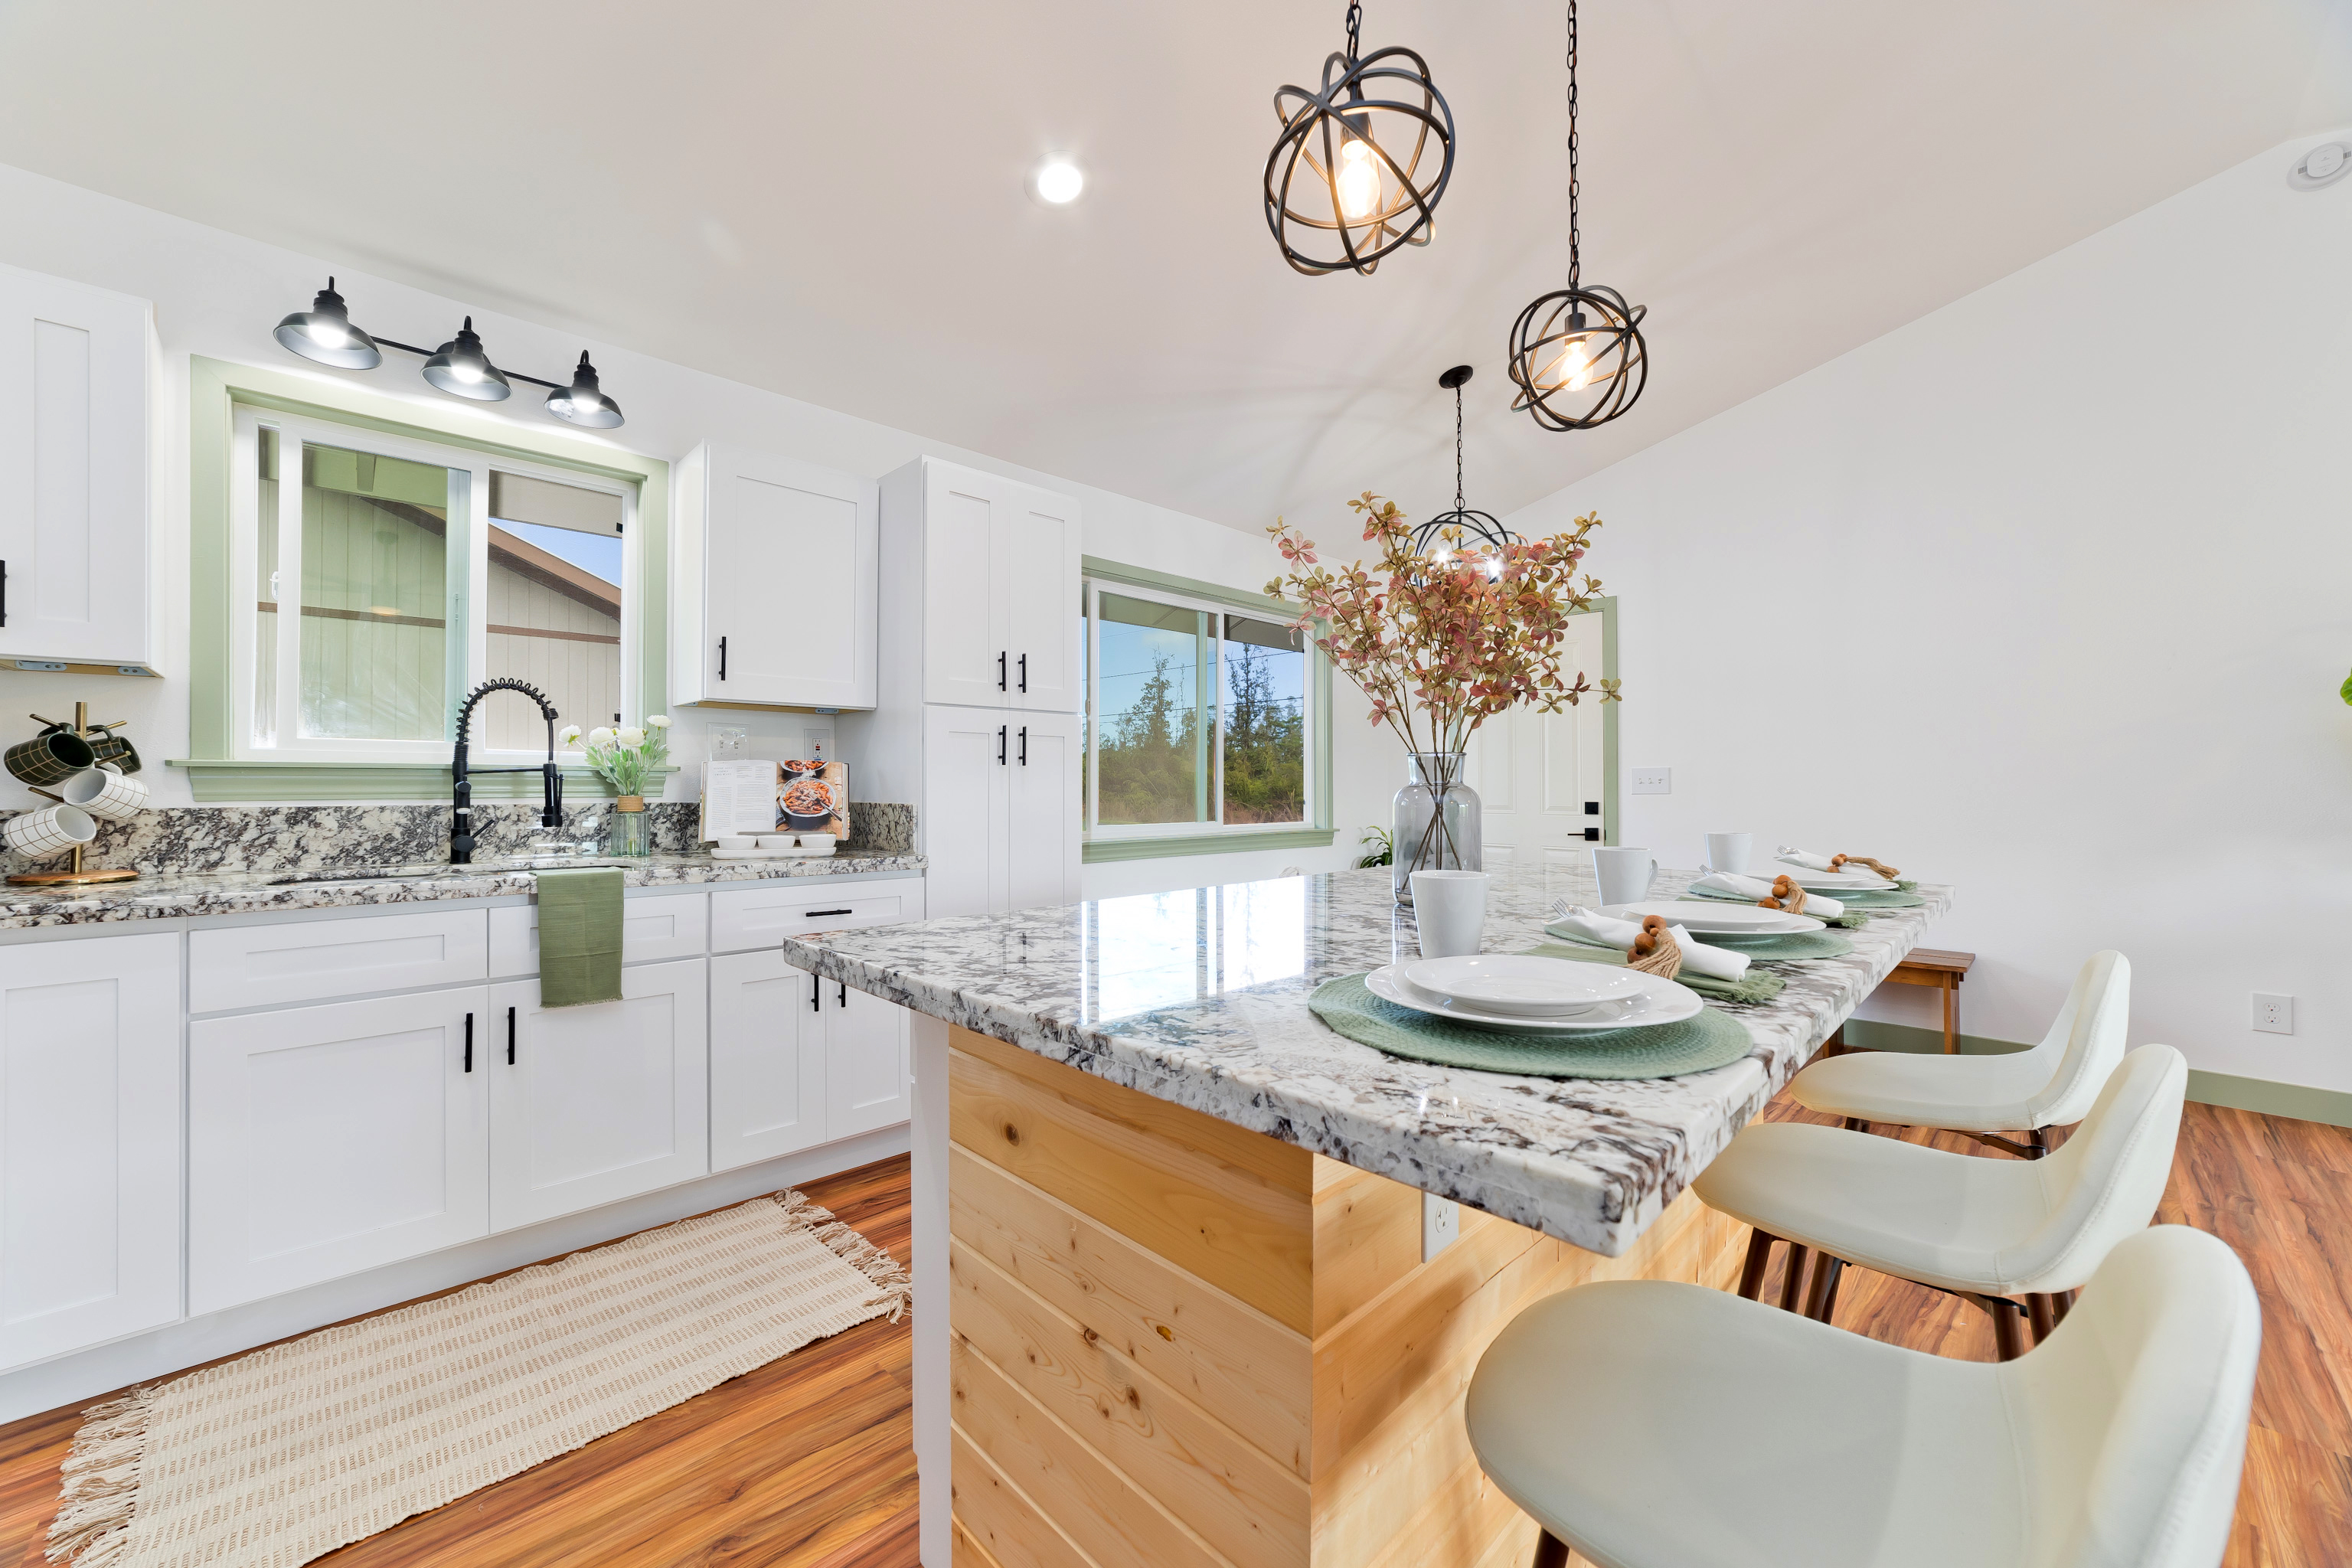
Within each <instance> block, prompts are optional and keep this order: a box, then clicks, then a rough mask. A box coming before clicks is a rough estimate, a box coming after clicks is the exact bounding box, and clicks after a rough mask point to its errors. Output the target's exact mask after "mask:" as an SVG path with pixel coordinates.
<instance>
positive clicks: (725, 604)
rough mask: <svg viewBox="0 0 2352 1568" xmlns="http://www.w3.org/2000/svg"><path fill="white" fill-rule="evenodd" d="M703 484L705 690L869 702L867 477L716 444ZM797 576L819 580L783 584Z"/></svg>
mask: <svg viewBox="0 0 2352 1568" xmlns="http://www.w3.org/2000/svg"><path fill="white" fill-rule="evenodd" d="M706 482H707V483H708V484H709V509H710V510H709V533H708V536H707V539H706V541H705V544H704V556H703V570H704V572H705V574H706V577H705V581H706V583H707V584H708V587H707V596H706V601H705V602H706V603H707V604H708V605H709V610H708V612H707V616H708V618H707V621H706V625H705V634H706V635H705V638H704V640H705V641H706V642H707V643H708V644H709V647H706V648H705V649H704V650H703V652H704V657H705V659H706V661H707V663H708V666H709V683H708V684H707V685H706V686H705V687H704V688H703V690H704V692H705V693H706V694H707V696H708V697H709V698H710V699H711V700H718V701H726V702H785V703H796V704H801V705H803V706H807V707H815V708H871V707H873V706H874V700H875V660H876V658H877V645H876V641H875V613H876V605H877V596H876V595H877V555H876V522H875V519H876V515H877V514H876V503H875V487H874V484H873V481H871V480H868V479H855V478H853V477H851V476H850V475H847V474H842V473H836V472H835V471H834V470H832V469H830V468H817V467H815V466H814V464H809V463H800V462H794V461H793V460H792V459H791V458H770V457H763V456H760V455H757V454H753V453H750V452H741V451H736V450H733V449H731V448H729V447H712V448H711V453H710V459H709V474H708V478H707V480H706ZM802 582H821V583H823V584H825V586H824V591H823V592H821V593H802V594H791V593H787V592H785V589H786V587H787V585H788V584H793V583H802ZM722 640H724V642H725V644H726V647H725V649H724V650H723V656H722V650H721V648H720V647H719V644H720V642H721V641H722Z"/></svg>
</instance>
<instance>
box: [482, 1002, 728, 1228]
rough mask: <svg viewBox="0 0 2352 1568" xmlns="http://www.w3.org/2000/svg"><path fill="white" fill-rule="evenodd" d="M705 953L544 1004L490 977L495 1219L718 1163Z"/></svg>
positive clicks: (619, 1194)
mask: <svg viewBox="0 0 2352 1568" xmlns="http://www.w3.org/2000/svg"><path fill="white" fill-rule="evenodd" d="M704 979H705V961H704V960H702V959H700V958H692V959H685V960H680V961H678V962H677V963H645V964H635V965H632V966H631V967H629V968H626V969H624V970H622V971H621V999H620V1000H619V1001H617V1002H597V1003H592V1004H589V1005H585V1006H578V1007H558V1008H554V1009H552V1010H550V1009H545V1008H542V1007H541V1006H540V1005H539V982H538V981H536V980H514V981H508V982H506V983H504V984H499V985H494V986H492V987H491V988H490V1006H489V1013H488V1020H489V1026H490V1027H489V1035H488V1045H489V1050H488V1060H487V1062H486V1063H485V1066H486V1068H487V1070H488V1076H489V1084H490V1228H491V1229H493V1230H511V1229H513V1228H514V1227H515V1226H523V1225H535V1224H537V1223H538V1222H539V1221H541V1220H543V1219H552V1218H554V1217H555V1216H556V1215H565V1214H572V1213H574V1212H576V1211H578V1210H580V1209H584V1208H593V1207H595V1206H596V1205H598V1204H608V1203H613V1202H615V1201H617V1200H619V1199H621V1198H626V1197H635V1195H636V1194H639V1193H649V1192H652V1191H654V1190H656V1188H660V1187H667V1186H674V1185H676V1184H677V1183H680V1182H688V1181H692V1180H693V1179H694V1178H695V1177H697V1176H699V1175H703V1174H705V1173H708V1172H709V1169H710V1161H709V1104H710V1102H709V1082H708V1072H709V1067H708V1062H709V1057H708V1053H707V1052H706V1050H705V1048H704V1040H705V1037H706V1026H705V1015H704V1009H705V996H704Z"/></svg>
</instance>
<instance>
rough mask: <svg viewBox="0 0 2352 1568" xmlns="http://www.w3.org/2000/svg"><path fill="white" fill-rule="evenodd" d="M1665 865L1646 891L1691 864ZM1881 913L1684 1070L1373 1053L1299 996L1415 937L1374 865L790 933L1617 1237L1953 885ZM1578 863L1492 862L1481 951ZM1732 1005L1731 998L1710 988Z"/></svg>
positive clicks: (996, 1032)
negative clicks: (1740, 1042)
mask: <svg viewBox="0 0 2352 1568" xmlns="http://www.w3.org/2000/svg"><path fill="white" fill-rule="evenodd" d="M1696 875H1697V873H1696V872H1691V871H1682V872H1672V871H1662V872H1661V873H1660V874H1659V879H1658V883H1657V888H1656V889H1655V891H1654V893H1653V895H1652V896H1653V897H1660V898H1664V897H1671V896H1673V895H1674V894H1675V893H1678V892H1680V891H1681V890H1682V889H1684V888H1685V887H1687V886H1688V885H1689V883H1690V882H1691V881H1692V880H1693V879H1695V878H1696ZM1919 891H1920V893H1921V894H1922V896H1924V897H1925V898H1926V900H1927V903H1926V905H1925V906H1924V907H1922V908H1916V909H1906V910H1875V911H1872V919H1871V920H1870V921H1869V923H1868V924H1867V925H1866V926H1864V927H1863V928H1860V929H1857V930H1853V931H1848V932H1846V933H1845V934H1846V935H1848V936H1851V937H1852V938H1853V943H1854V951H1853V952H1852V953H1849V954H1847V955H1845V956H1843V957H1841V958H1833V959H1821V960H1815V961H1812V962H1810V963H1794V964H1784V965H1781V966H1780V973H1782V974H1783V975H1785V976H1786V977H1787V980H1788V986H1787V989H1786V990H1784V991H1783V992H1782V993H1781V994H1780V996H1779V997H1778V998H1776V999H1775V1000H1773V1001H1771V1002H1769V1003H1765V1004H1761V1005H1752V1006H1726V1008H1725V1010H1726V1011H1727V1012H1729V1013H1730V1014H1731V1015H1732V1016H1735V1017H1737V1018H1738V1019H1739V1020H1740V1021H1741V1022H1742V1023H1743V1024H1745V1025H1746V1026H1748V1034H1749V1035H1750V1036H1751V1037H1753V1038H1754V1040H1755V1048H1754V1050H1752V1051H1751V1052H1750V1053H1749V1054H1748V1057H1746V1058H1744V1059H1742V1060H1740V1061H1738V1062H1735V1063H1733V1064H1731V1065H1730V1066H1728V1067H1725V1068H1717V1069H1716V1070H1714V1071H1712V1072H1706V1073H1697V1074H1693V1075H1691V1076H1689V1077H1686V1078H1678V1079H1641V1080H1632V1081H1600V1080H1588V1079H1536V1078H1513V1077H1507V1076H1503V1075H1500V1074H1493V1073H1480V1072H1470V1071H1465V1070H1459V1069H1454V1068H1437V1067H1431V1066H1428V1065H1426V1064H1423V1063H1420V1062H1412V1061H1405V1060H1402V1059H1400V1058H1393V1057H1389V1056H1384V1055H1382V1054H1381V1052H1379V1051H1376V1050H1374V1049H1372V1048H1371V1047H1369V1046H1360V1045H1357V1044H1355V1043H1353V1042H1352V1041H1349V1040H1345V1039H1342V1038H1340V1037H1339V1036H1337V1035H1335V1034H1333V1033H1332V1032H1331V1031H1330V1030H1329V1029H1328V1027H1326V1026H1325V1025H1324V1024H1323V1023H1322V1021H1321V1020H1320V1019H1318V1018H1317V1017H1316V1016H1314V1015H1313V1014H1312V1013H1310V1012H1308V1011H1307V1005H1306V1002H1307V995H1308V994H1310V993H1311V992H1313V990H1314V989H1315V987H1316V986H1317V985H1318V984H1321V983H1322V982H1324V981H1326V980H1328V979H1330V978H1332V977H1333V976H1335V975H1341V974H1353V973H1362V972H1363V971H1365V970H1367V969H1370V968H1373V967H1375V966H1377V965H1380V964H1383V963H1390V962H1391V961H1392V959H1393V958H1394V957H1396V956H1418V949H1417V947H1416V946H1415V942H1416V940H1417V939H1416V936H1415V932H1414V928H1413V925H1412V915H1411V912H1410V911H1400V910H1396V909H1395V908H1394V907H1393V905H1392V903H1391V898H1390V891H1389V873H1388V872H1387V871H1386V870H1375V871H1346V872H1339V873H1337V874H1332V875H1325V876H1319V877H1291V878H1283V879H1276V880H1274V881H1268V882H1250V883H1239V884H1235V885H1233V886H1229V887H1223V888H1205V889H1190V890H1187V891H1183V892H1176V893H1163V894H1151V895H1143V896H1139V897H1133V898H1122V899H1105V900H1097V901H1093V902H1088V903H1083V904H1074V905H1067V906H1064V907H1060V908H1055V909H1041V910H1023V911H1018V912H1015V913H1012V914H1007V915H991V916H964V917H958V918H951V919H943V920H931V921H917V922H914V923H912V924H908V925H898V926H884V927H877V928H874V929H871V930H865V931H841V932H834V933H825V934H820V935H812V936H809V937H806V938H787V939H786V940H785V942H784V944H783V951H784V956H785V958H786V959H787V960H788V961H789V962H791V963H794V964H796V965H798V966H800V967H802V968H804V969H814V970H816V971H817V972H818V973H822V974H824V976H825V977H826V978H828V979H832V980H836V981H842V982H845V983H846V984H850V985H854V986H856V987H857V988H858V989H859V990H862V991H866V992H870V993H872V994H875V995H877V996H881V997H883V998H885V999H887V1000H888V1001H892V1002H896V1003H898V1004H899V1005H903V1006H907V1007H910V1008H913V1009H915V1010H916V1011H918V1012H921V1013H926V1014H929V1015H930V1016H934V1017H938V1018H943V1019H945V1020H947V1021H948V1022H949V1023H951V1024H958V1025H961V1026H964V1027H966V1028H970V1029H974V1030H977V1031H979V1032H980V1033H982V1034H986V1035H991V1036H993V1037H997V1038H999V1039H1003V1040H1007V1041H1010V1042H1011V1043H1013V1045H1016V1046H1019V1047H1023V1048H1024V1049H1026V1050H1030V1051H1034V1052H1036V1053H1037V1054H1038V1055H1040V1056H1043V1057H1046V1058H1051V1059H1053V1060H1055V1061H1058V1062H1062V1063H1065V1064H1066V1065H1068V1066H1070V1067H1074V1068H1078V1069H1079V1070H1080V1071H1083V1072H1089V1073H1093V1074H1095V1075H1096V1076H1097V1077H1099V1078H1103V1079H1108V1080H1110V1081H1111V1082H1114V1083H1118V1084H1122V1085H1125V1086H1126V1087H1128V1088H1130V1089H1139V1090H1141V1091H1142V1092H1144V1093H1146V1094H1150V1095H1153V1096H1155V1097H1157V1098H1159V1099H1161V1100H1170V1101H1172V1102H1173V1103H1176V1104H1179V1105H1185V1106H1190V1107H1192V1109H1194V1110H1201V1111H1204V1112H1206V1113H1207V1114H1209V1115H1212V1116H1214V1117H1217V1118H1219V1119H1220V1120H1222V1121H1228V1122H1232V1123H1234V1125H1237V1126H1242V1127H1247V1128H1251V1129H1253V1130H1255V1131H1260V1132H1265V1133H1268V1134H1270V1135H1272V1136H1274V1137H1276V1138H1279V1139H1282V1140H1283V1141H1284V1142H1289V1143H1294V1144H1297V1145H1299V1146H1300V1147H1303V1148H1307V1149H1312V1150H1314V1151H1316V1152H1318V1153H1322V1154H1327V1155H1329V1156H1330V1157H1331V1158H1333V1159H1336V1160H1340V1161H1344V1162H1345V1163H1348V1164H1350V1165H1354V1166H1357V1167H1359V1168H1360V1169H1362V1170H1367V1171H1371V1172H1374V1173H1378V1174H1381V1175H1383V1176H1388V1177H1391V1178H1393V1179H1394V1180H1397V1181H1400V1182H1403V1183H1405V1184H1408V1185H1411V1186H1415V1187H1419V1188H1421V1189H1423V1190H1424V1191H1427V1192H1433V1193H1436V1194H1440V1195H1441V1196H1444V1197H1450V1198H1454V1199H1458V1200H1459V1201H1461V1202H1463V1203H1465V1204H1469V1205H1472V1206H1473V1207H1475V1208H1479V1209H1483V1210H1485V1211H1486V1212H1487V1213H1489V1214H1494V1215H1500V1216H1501V1217H1503V1218H1505V1219H1508V1220H1512V1221H1515V1222H1517V1223H1518V1224H1520V1225H1526V1226H1534V1227H1536V1228H1538V1229H1540V1230H1542V1231H1544V1232H1546V1233H1547V1234H1549V1235H1551V1236H1555V1237H1559V1238H1560V1239H1562V1240H1564V1241H1569V1242H1572V1243H1574V1244H1575V1245H1576V1246H1579V1247H1588V1248H1590V1249H1591V1250H1593V1251H1595V1252H1601V1253H1607V1254H1609V1255H1612V1256H1615V1255H1617V1254H1620V1253H1622V1252H1623V1251H1625V1249H1626V1248H1627V1247H1631V1246H1632V1245H1633V1241H1634V1239H1635V1238H1636V1237H1639V1236H1640V1235H1641V1234H1642V1232H1643V1229H1644V1228H1646V1227H1647V1226H1649V1225H1650V1223H1651V1222H1652V1221H1653V1220H1654V1219H1656V1218H1657V1216H1658V1215H1659V1214H1660V1213H1661V1212H1663V1211H1664V1207H1665V1205H1667V1204H1668V1203H1670V1202H1672V1201H1673V1200H1674V1198H1675V1195H1676V1194H1679V1193H1681V1191H1682V1190H1683V1188H1684V1187H1685V1186H1687V1185H1688V1184H1690V1181H1691V1179H1692V1177H1694V1176H1695V1175H1696V1174H1697V1173H1698V1172H1700V1171H1701V1170H1703V1169H1705V1168H1706V1163H1707V1162H1708V1161H1710V1160H1712V1159H1713V1158H1714V1157H1715V1156H1716V1155H1717V1153H1718V1152H1721V1151H1722V1149H1723V1147H1724V1145H1725V1144H1726V1143H1727V1142H1729V1141H1730V1139H1731V1137H1732V1135H1733V1134H1734V1133H1736V1132H1738V1131H1739V1129H1740V1128H1741V1127H1743V1126H1745V1125H1746V1124H1747V1123H1748V1121H1749V1120H1750V1119H1751V1118H1752V1117H1754V1116H1755V1115H1756V1114H1757V1113H1758V1112H1759V1110H1762V1109H1763V1107H1764V1104H1765V1102H1766V1101H1767V1100H1769V1099H1770V1098H1771V1097H1772V1096H1773V1094H1775V1093H1776V1092H1778V1090H1779V1089H1780V1087H1781V1086H1782V1085H1783V1084H1785V1083H1787V1082H1788V1080H1789V1079H1790V1077H1792V1076H1793V1075H1794V1074H1795V1072H1796V1070H1797V1068H1799V1067H1800V1066H1801V1065H1802V1064H1803V1063H1804V1062H1805V1061H1806V1059H1807V1058H1810V1057H1811V1055H1812V1054H1813V1052H1814V1051H1816V1050H1817V1049H1819V1048H1820V1047H1821V1046H1822V1043H1823V1042H1824V1041H1825V1040H1827V1039H1828V1037H1829V1036H1830V1035H1831V1034H1832V1032H1833V1031H1834V1030H1835V1029H1836V1028H1837V1026H1839V1025H1840V1024H1842V1023H1843V1022H1844V1020H1845V1019H1846V1018H1847V1017H1848V1016H1850V1015H1851V1014H1852V1013H1853V1009H1854V1008H1855V1006H1856V1005H1859V1004H1860V1003H1861V1001H1862V999H1863V998H1864V997H1865V996H1867V995H1868V994H1870V993H1871V991H1872V990H1874V988H1875V987H1876V986H1877V984H1878V983H1879V982H1880V981H1881V980H1883V979H1885V976H1886V974H1887V973H1889V972H1890V971H1891V970H1893V969H1894V967H1895V964H1896V963H1898V962H1900V960H1901V959H1902V957H1903V955H1904V954H1905V953H1906V952H1909V951H1910V950H1911V949H1912V948H1913V947H1914V946H1916V945H1917V943H1918V941H1919V938H1920V936H1921V934H1922V933H1923V932H1924V931H1926V930H1927V926H1928V924H1929V923H1930V922H1931V921H1933V920H1934V919H1935V918H1936V917H1937V916H1938V915H1940V914H1942V913H1943V912H1944V911H1945V910H1948V908H1949V907H1950V904H1951V889H1948V888H1942V887H1935V886H1922V887H1921V888H1920V889H1919ZM1555 897H1559V898H1565V899H1566V900H1568V901H1569V902H1570V903H1571V904H1587V905H1590V904H1596V903H1598V902H1599V901H1600V900H1599V898H1598V895H1597V893H1596V890H1595V889H1594V887H1593V883H1592V878H1591V870H1590V869H1589V868H1574V869H1571V868H1563V867H1543V868H1528V869H1518V870H1513V871H1507V872H1503V873H1498V874H1497V875H1496V881H1495V886H1494V889H1493V890H1492V895H1491V897H1490V900H1489V902H1488V914H1487V922H1486V950H1487V951H1488V952H1513V951H1517V950H1519V949H1524V948H1526V947H1528V946H1530V945H1532V944H1533V943H1535V942H1538V941H1539V940H1541V939H1542V938H1541V928H1542V924H1543V921H1545V920H1546V919H1547V918H1549V905H1550V901H1551V900H1552V899H1553V898H1555ZM1709 1005H1718V1006H1720V1005H1723V1004H1709Z"/></svg>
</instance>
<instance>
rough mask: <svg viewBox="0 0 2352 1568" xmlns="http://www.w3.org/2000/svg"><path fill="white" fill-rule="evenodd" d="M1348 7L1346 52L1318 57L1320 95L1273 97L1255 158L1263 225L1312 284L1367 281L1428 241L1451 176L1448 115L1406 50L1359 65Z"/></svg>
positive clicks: (1295, 91)
mask: <svg viewBox="0 0 2352 1568" xmlns="http://www.w3.org/2000/svg"><path fill="white" fill-rule="evenodd" d="M1359 20H1360V12H1359V10H1358V8H1357V7H1355V6H1352V5H1351V6H1350V7H1349V21H1348V47H1347V48H1345V49H1344V50H1340V51H1338V52H1336V53H1334V54H1332V55H1331V56H1330V58H1328V59H1326V60H1325V61H1324V62H1323V83H1322V86H1321V88H1320V89H1318V90H1313V91H1310V90H1309V89H1306V88H1303V87H1285V88H1283V89H1280V90H1279V91H1277V92H1276V94H1275V95H1274V112H1275V117H1276V119H1278V120H1280V121H1282V133H1281V135H1279V136H1278V137H1276V140H1275V143H1274V151H1273V152H1272V153H1268V154H1267V155H1266V160H1265V224H1266V227H1267V228H1268V229H1269V230H1271V231H1272V232H1273V234H1274V239H1275V243H1276V245H1278V246H1280V247H1282V258H1283V259H1284V260H1285V261H1287V262H1289V263H1290V265H1291V266H1292V267H1293V268H1296V269H1297V270H1298V271H1300V272H1304V273H1306V274H1307V275H1308V276H1310V277H1320V276H1322V275H1323V274H1324V273H1327V272H1339V271H1348V270H1353V271H1357V272H1361V273H1363V274H1365V275H1366V276H1367V277H1369V276H1370V274H1371V272H1372V270H1373V268H1376V267H1378V266H1379V265H1380V263H1381V258H1382V257H1384V256H1387V255H1389V254H1391V252H1393V251H1394V250H1395V249H1396V248H1397V247H1399V246H1402V245H1427V244H1428V243H1429V237H1430V231H1431V225H1432V222H1433V219H1434V218H1435V216H1436V213H1437V204H1438V202H1439V201H1440V200H1441V199H1442V198H1443V197H1444V195H1445V186H1446V183H1447V182H1448V181H1449V180H1451V179H1452V178H1453V176H1454V112H1453V110H1450V109H1448V108H1447V107H1446V105H1445V97H1444V94H1443V93H1441V92H1439V91H1438V90H1437V85H1436V83H1434V82H1433V81H1432V80H1431V79H1430V76H1429V62H1428V61H1426V60H1424V59H1423V58H1421V56H1419V55H1418V54H1416V53H1414V52H1413V51H1412V50H1411V49H1407V48H1387V49H1381V50H1377V51H1375V52H1374V53H1373V54H1371V55H1370V56H1369V57H1367V58H1357V47H1356V28H1357V26H1358V24H1359Z"/></svg>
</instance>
